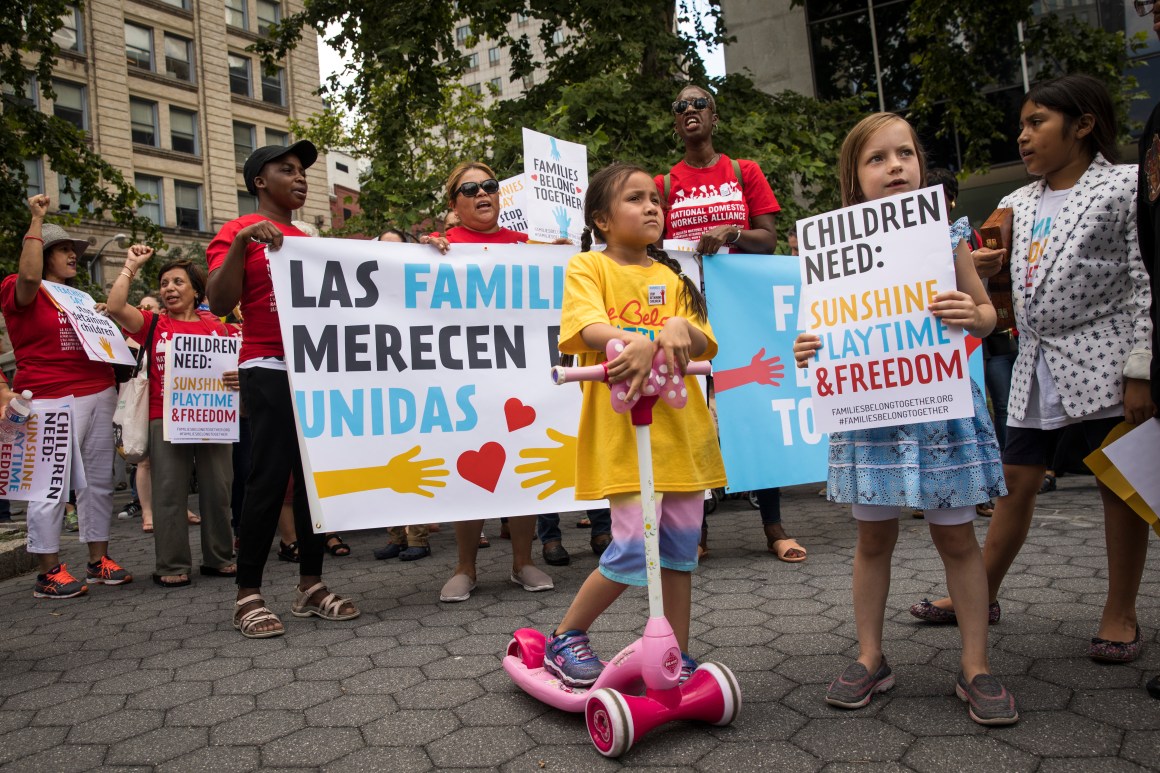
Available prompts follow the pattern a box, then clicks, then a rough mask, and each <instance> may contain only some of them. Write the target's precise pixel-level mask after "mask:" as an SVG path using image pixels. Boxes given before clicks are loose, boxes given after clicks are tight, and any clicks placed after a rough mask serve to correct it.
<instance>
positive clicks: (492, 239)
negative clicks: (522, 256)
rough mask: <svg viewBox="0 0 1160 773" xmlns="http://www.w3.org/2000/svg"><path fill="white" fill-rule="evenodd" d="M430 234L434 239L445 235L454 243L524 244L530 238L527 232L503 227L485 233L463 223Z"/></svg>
mask: <svg viewBox="0 0 1160 773" xmlns="http://www.w3.org/2000/svg"><path fill="white" fill-rule="evenodd" d="M430 236H431V238H432V239H434V238H436V237H439V236H443V237H445V238H446V239H447V241H449V242H451V243H452V244H523V243H524V242H526V241H527V240H528V235H527V234H525V233H520V232H519V231H512V230H510V229H508V228H501V229H499V230H498V231H496V232H495V233H490V234H485V233H483V232H482V231H473V230H471V229H470V228H464V227H463V226H461V225H457V226H454V227H452V228H448V229H447V233H445V234H441V233H439V232H438V231H436V232H434V233H432V234H430Z"/></svg>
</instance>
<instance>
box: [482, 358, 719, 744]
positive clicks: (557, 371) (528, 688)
mask: <svg viewBox="0 0 1160 773" xmlns="http://www.w3.org/2000/svg"><path fill="white" fill-rule="evenodd" d="M623 348H624V345H623V344H622V343H621V342H620V341H612V342H611V343H609V345H608V351H607V354H608V359H609V360H613V359H615V358H616V356H617V355H618V354H619V353H620V351H621V350H622V349H623ZM711 370H712V369H711V366H710V365H709V363H707V362H691V363H689V368H688V371H687V373H688V374H689V375H708V374H709V373H710V372H711ZM552 380H553V381H555V382H556V383H557V384H565V383H568V382H573V381H607V380H608V367H607V364H601V365H593V366H591V367H585V368H553V369H552ZM609 387H610V389H611V392H612V407H613V409H614V410H615V411H616V412H617V413H626V412H631V414H632V423H633V425H634V426H635V427H636V454H637V459H638V462H639V466H640V495H641V509H642V510H643V514H644V555H645V565H646V575H647V578H648V606H649V619H648V623H646V624H645V627H644V636H643V637H641V638H640V639H637V640H636V641H635V642H633V643H632V644H630V645H628V646H627V647H625V648H624V649H623V650H621V651H620V652H619V653H617V655H616V657H614V658H613V659H612V660H610V661H608V662H606V663H605V665H604V671H603V672H602V673H601V674H600V677H599V678H598V679H597V680H596V683H595V684H593V685H592V687H590V688H588V689H584V688H577V687H569V686H568V685H566V684H564V683H563V682H562V681H560V680H559V679H557V678H556V677H555V676H554V675H552V673H551V672H549V671H547V670H546V669H545V668H544V646H545V637H544V634H542V633H540V632H539V631H537V630H535V629H532V628H521V629H520V630H518V631H516V632H515V633H514V634H513V635H512V640H511V643H509V644H508V648H507V656H506V657H505V658H504V659H503V667H504V670H506V671H507V672H508V675H509V676H511V678H512V680H513V681H514V682H515V683H516V684H518V685H519V686H520V688H521V689H523V690H524V691H525V692H527V693H528V694H529V695H531V696H533V697H535V698H537V699H539V700H541V701H543V702H544V703H547V704H548V705H550V706H554V707H556V708H558V709H561V710H563V711H572V712H579V711H583V712H584V717H585V720H586V721H587V724H588V734H589V735H590V736H591V737H592V743H594V744H595V745H596V750H597V751H599V752H600V753H601V754H603V755H604V756H605V757H619V756H620V755H621V754H624V753H625V752H626V751H628V750H629V749H630V748H631V747H632V745H633V744H634V743H636V742H637V741H639V740H640V739H641V738H642V737H643V736H644V734H645V733H647V732H648V731H650V730H652V729H653V728H655V727H658V726H659V725H662V724H664V723H665V722H672V721H674V720H679V719H697V720H702V721H704V722H709V723H712V724H714V725H728V724H729V723H731V722H732V721H733V720H735V719H736V718H737V715H738V713H739V712H740V711H741V687H740V686H739V685H738V684H737V679H736V678H735V677H734V676H733V672H731V671H730V670H729V669H728V668H726V667H725V666H723V665H721V664H720V663H702V664H701V665H700V666H699V667H698V668H697V670H696V671H695V672H694V673H693V675H692V676H691V677H690V678H689V679H688V681H686V682H685V683H684V684H678V682H679V680H680V676H681V649H680V647H679V646H677V637H676V636H674V635H673V629H672V626H670V625H669V621H668V620H666V619H665V615H664V602H663V600H662V597H661V569H660V542H659V539H660V538H659V536H658V534H657V512H656V491H655V490H654V488H653V463H652V443H651V440H650V436H649V425H650V424H652V408H653V404H654V403H656V401H657V400H658V399H663V400H664V401H665V402H666V403H668V404H669V405H671V406H672V407H674V408H683V407H684V405H685V402H686V401H687V399H688V393H687V390H686V389H685V384H684V378H683V377H682V376H681V374H679V373H670V372H669V369H668V366H667V365H666V364H665V356H664V352H661V351H658V352H657V356H656V358H655V359H654V360H653V369H652V373H651V374H650V376H649V379H648V381H647V382H646V384H645V386H644V388H643V389H642V392H643V394H638V395H636V396H634V398H633V399H632V400H631V401H629V400H625V398H626V397H627V393H628V386H627V384H625V383H623V382H621V383H616V384H610V385H609ZM642 683H643V685H642ZM642 686H643V692H644V694H643V695H641V694H640V693H641V688H642Z"/></svg>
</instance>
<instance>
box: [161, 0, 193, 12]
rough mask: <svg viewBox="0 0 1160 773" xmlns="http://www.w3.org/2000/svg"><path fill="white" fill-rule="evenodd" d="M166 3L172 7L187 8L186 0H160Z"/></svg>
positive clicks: (186, 9)
mask: <svg viewBox="0 0 1160 773" xmlns="http://www.w3.org/2000/svg"><path fill="white" fill-rule="evenodd" d="M161 2H163V3H165V4H166V5H172V6H173V7H174V8H180V9H182V10H183V11H188V10H189V2H188V0H161Z"/></svg>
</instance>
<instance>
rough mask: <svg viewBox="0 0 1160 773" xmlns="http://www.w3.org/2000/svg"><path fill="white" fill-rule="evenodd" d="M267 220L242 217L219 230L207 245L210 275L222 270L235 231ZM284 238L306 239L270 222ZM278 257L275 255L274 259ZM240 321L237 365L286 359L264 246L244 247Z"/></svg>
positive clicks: (254, 215)
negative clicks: (243, 330)
mask: <svg viewBox="0 0 1160 773" xmlns="http://www.w3.org/2000/svg"><path fill="white" fill-rule="evenodd" d="M268 219H269V218H267V217H264V216H263V215H259V214H256V213H255V214H253V215H244V216H242V217H239V218H238V219H237V220H231V221H230V222H228V223H226V224H225V225H223V226H222V228H221V230H220V231H218V232H217V236H215V237H214V238H213V241H211V242H210V243H209V247H207V248H206V251H205V259H206V262H207V263H208V264H209V272H210V273H211V274H212V273H213V272H214V271H217V270H218V269H219V268H221V267H222V264H223V263H224V262H225V260H226V253H227V252H229V249H230V245H231V244H233V242H234V237H235V236H236V235H237V233H238V231H240V230H242V229H243V228H245V227H246V226H248V225H252V224H254V223H257V222H259V221H262V220H268ZM270 222H271V223H273V224H274V225H276V226H277V227H278V230H279V231H281V232H282V233H283V234H285V235H286V236H303V237H304V236H306V234H304V233H302V232H301V231H299V230H298V229H297V228H295V227H294V226H292V225H286V224H284V223H279V222H277V221H274V220H271V221H270ZM276 255H277V253H275V256H276ZM241 305H242V317H243V318H244V319H245V324H246V335H245V337H244V338H242V350H241V352H240V354H239V355H238V362H246V361H247V360H253V359H257V358H259V357H285V356H286V351H285V349H284V348H283V347H282V330H281V328H279V327H278V303H277V301H275V300H274V282H273V280H272V279H271V278H270V263H269V261H268V260H267V259H266V245H264V244H258V243H257V242H251V243H249V244H247V245H246V265H245V273H244V275H243V277H242V304H241Z"/></svg>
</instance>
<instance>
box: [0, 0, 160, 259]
mask: <svg viewBox="0 0 1160 773" xmlns="http://www.w3.org/2000/svg"><path fill="white" fill-rule="evenodd" d="M75 5H78V3H76V2H74V1H73V0H35V2H30V3H24V4H14V5H12V6H11V7H10V8H9V9H8V11H6V12H5V13H3V14H0V168H2V169H3V174H2V175H0V273H3V274H7V273H10V272H12V271H15V270H16V265H17V261H18V258H19V254H20V241H21V237H22V236H23V234H24V232H25V230H26V229H27V228H28V207H27V205H26V202H27V192H26V188H27V185H28V177H27V175H26V173H25V169H24V161H25V159H29V158H40V157H46V158H47V162H48V164H49V166H50V167H51V168H52V169H53V170H55V171H56V173H57V174H60V175H63V176H64V177H66V178H67V179H68V180H69V184H68V192H69V193H70V194H72V195H73V196H74V197H75V198H76V200H77V205H78V208H79V210H80V211H79V215H80V216H81V217H82V218H86V217H87V218H106V217H107V218H111V219H112V221H114V222H115V223H117V225H118V226H119V227H121V228H123V229H125V230H127V231H130V232H132V234H133V235H134V236H135V237H137V238H139V239H141V238H143V239H144V240H146V241H148V242H150V243H152V244H154V245H160V244H161V243H162V238H161V230H160V229H159V228H157V226H155V225H154V224H153V223H152V222H150V221H149V220H148V219H146V218H143V217H138V216H137V215H136V213H135V208H136V206H137V205H138V204H139V203H140V202H141V200H142V197H141V195H140V194H139V193H138V192H137V190H136V189H135V188H134V187H133V186H132V185H130V184H129V182H128V181H126V180H125V178H124V176H123V175H122V174H121V173H120V171H118V170H117V169H116V168H115V167H113V166H112V165H111V164H109V163H108V162H106V161H105V160H104V159H102V158H101V156H100V155H99V154H98V153H96V152H95V151H94V150H93V149H92V147H91V143H90V141H89V139H88V137H87V135H86V133H85V132H82V131H81V130H79V129H77V128H76V127H75V126H73V125H72V124H70V123H68V122H67V121H64V120H62V119H60V118H57V117H56V116H53V115H47V114H45V113H42V112H40V111H39V110H37V109H36V106H35V101H34V99H31V98H30V97H31V96H33V95H34V94H35V93H37V92H39V94H40V96H41V98H43V99H54V98H55V93H54V92H53V89H52V77H53V71H54V69H55V67H56V63H57V59H58V58H59V55H60V46H59V45H58V44H57V42H56V41H55V40H54V39H53V35H54V33H56V32H57V31H58V30H59V29H60V28H61V26H62V19H63V17H64V15H65V14H66V13H71V12H72V8H73V7H74V6H75ZM53 198H54V199H55V198H56V197H55V196H53ZM55 219H56V220H58V221H60V222H63V223H65V224H69V223H75V222H76V217H75V216H74V217H61V218H55Z"/></svg>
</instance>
